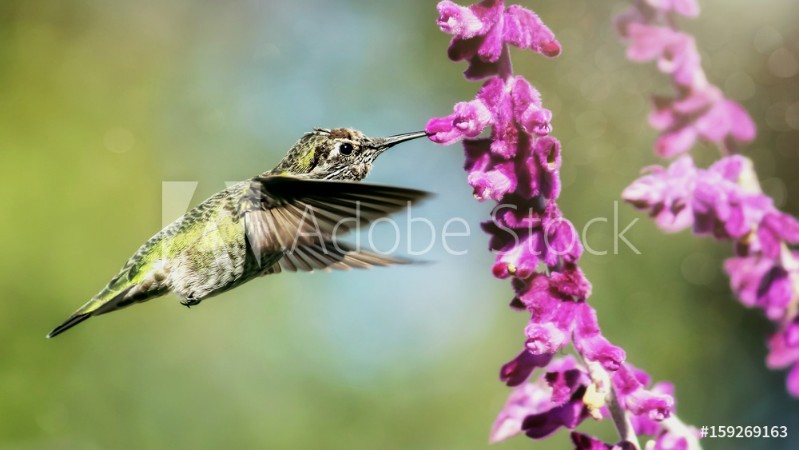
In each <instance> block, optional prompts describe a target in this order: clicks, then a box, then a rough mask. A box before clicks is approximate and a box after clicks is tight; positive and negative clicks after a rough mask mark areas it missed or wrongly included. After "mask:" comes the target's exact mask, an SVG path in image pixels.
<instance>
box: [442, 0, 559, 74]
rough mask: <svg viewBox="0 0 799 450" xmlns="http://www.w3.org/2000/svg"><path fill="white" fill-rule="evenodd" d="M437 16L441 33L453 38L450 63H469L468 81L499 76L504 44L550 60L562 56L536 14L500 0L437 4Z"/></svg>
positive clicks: (447, 0)
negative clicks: (508, 5) (548, 57)
mask: <svg viewBox="0 0 799 450" xmlns="http://www.w3.org/2000/svg"><path fill="white" fill-rule="evenodd" d="M438 12H439V18H438V26H439V27H440V28H441V31H443V32H445V33H449V34H452V35H453V37H452V42H451V43H450V46H449V50H448V53H449V57H450V59H452V60H453V61H461V60H467V61H469V67H468V68H467V69H466V72H465V75H466V78H469V79H473V80H474V79H481V78H485V77H489V76H492V75H496V74H498V73H499V71H500V67H499V65H498V64H497V63H498V61H499V59H500V54H501V53H502V51H503V48H504V46H505V44H510V45H513V46H516V47H519V48H524V49H528V50H532V51H535V52H538V53H541V54H542V55H545V56H550V57H552V56H557V55H559V54H560V44H559V43H558V41H557V40H556V39H555V35H554V33H552V31H551V30H550V29H549V28H547V26H546V25H544V23H543V22H542V21H541V19H540V18H539V17H538V16H537V15H536V14H535V13H533V12H532V11H530V10H528V9H525V8H522V7H521V6H518V5H512V6H510V7H508V8H505V7H504V2H503V1H501V0H484V1H482V2H480V3H476V4H474V5H471V6H469V7H463V6H460V5H457V4H455V3H453V2H451V1H449V0H444V1H442V2H440V3H439V4H438Z"/></svg>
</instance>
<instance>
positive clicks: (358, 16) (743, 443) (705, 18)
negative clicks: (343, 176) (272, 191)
mask: <svg viewBox="0 0 799 450" xmlns="http://www.w3.org/2000/svg"><path fill="white" fill-rule="evenodd" d="M700 3H701V5H702V7H703V9H704V11H703V15H702V16H701V17H700V18H699V19H698V20H696V21H693V22H686V23H685V26H686V28H687V29H689V30H690V31H691V32H694V33H696V35H697V39H698V44H699V47H700V48H701V50H702V52H703V56H704V61H705V65H706V67H707V70H708V74H709V77H710V79H711V80H713V81H714V82H716V83H718V84H719V85H720V86H721V87H722V88H724V89H725V91H726V92H727V93H728V94H729V95H730V96H732V97H733V98H736V99H738V100H739V101H741V102H742V103H743V104H744V105H745V106H746V107H747V108H748V109H749V111H750V112H751V113H752V115H753V117H754V119H755V120H756V121H757V123H758V126H759V136H758V139H757V141H756V142H755V143H754V144H753V145H751V146H750V147H749V148H748V149H747V154H748V155H749V156H751V157H752V158H753V159H754V160H755V163H756V165H757V169H758V171H759V173H760V175H761V176H762V178H763V185H764V188H765V189H766V190H767V191H768V193H770V194H771V195H773V196H774V197H775V199H776V201H777V203H778V204H779V205H780V206H781V207H783V208H784V209H786V210H787V211H789V212H791V213H793V214H797V213H799V178H797V176H796V173H797V172H796V170H797V167H798V166H797V163H798V162H799V161H797V157H799V151H798V150H799V76H797V73H799V62H797V59H798V58H799V27H797V23H799V22H798V21H797V19H799V4H797V3H796V2H795V1H793V0H764V1H760V2H752V1H743V0H735V1H732V0H702V1H701V2H700ZM522 4H523V5H525V6H527V7H530V8H533V9H534V10H536V11H537V12H538V13H539V14H540V15H541V16H542V17H543V19H544V20H545V21H546V23H547V24H548V25H549V26H550V27H551V28H552V29H553V30H554V31H555V33H556V34H557V36H558V37H559V39H560V41H561V43H562V44H563V47H564V52H563V55H562V56H561V57H560V58H557V59H555V60H547V59H545V58H542V57H540V56H538V55H534V54H530V53H524V52H518V51H514V53H513V56H514V62H515V69H516V71H517V72H518V73H519V74H522V75H524V76H525V77H527V78H528V79H529V80H531V81H532V82H533V83H534V84H536V85H537V86H538V88H539V89H540V90H541V91H542V93H543V96H544V102H545V105H546V106H547V107H549V108H551V109H552V110H553V111H554V114H555V118H554V129H555V132H554V135H555V136H557V137H558V138H560V139H561V140H562V141H563V144H564V166H563V169H562V176H563V180H564V190H563V194H562V201H561V205H562V208H563V209H564V211H565V212H566V213H567V215H568V217H570V218H571V219H572V220H573V221H574V223H575V224H576V225H577V226H578V227H581V226H582V225H584V224H585V223H586V222H587V221H588V220H590V219H592V218H594V217H598V216H606V217H612V216H613V210H614V202H615V201H617V200H618V198H619V194H620V192H621V190H622V189H623V188H624V187H625V186H626V185H627V184H628V183H629V182H631V181H632V180H633V179H634V178H635V177H636V176H637V174H638V172H639V170H640V168H641V167H643V166H645V165H649V164H653V163H657V162H658V160H657V159H656V158H655V156H654V155H653V153H652V151H651V147H652V142H653V139H654V137H655V133H654V131H652V130H651V129H650V128H649V127H648V125H647V123H646V114H647V111H648V108H649V105H648V102H647V97H648V95H649V94H651V93H653V92H660V93H668V92H669V86H668V82H667V80H666V79H665V78H664V77H663V76H661V75H659V74H658V73H657V72H656V70H655V69H654V68H653V67H652V66H651V65H648V66H647V65H634V64H632V63H629V62H628V61H626V60H625V58H624V46H623V45H622V44H621V43H620V42H619V41H618V39H617V38H616V36H615V35H614V30H613V28H612V27H611V17H612V16H613V15H614V14H615V13H617V12H619V11H620V10H621V9H622V8H624V6H625V4H626V3H625V2H623V1H612V2H596V1H589V0H565V1H558V2H554V1H536V2H533V1H527V0H524V1H522ZM436 17H437V13H436V11H435V2H432V1H430V2H428V1H413V2H410V1H408V2H397V1H383V0H379V1H378V0H368V1H367V0H363V1H358V0H351V1H336V2H332V1H323V0H297V1H293V2H277V1H246V0H241V1H226V2H215V1H208V0H207V1H192V2H190V1H187V0H173V1H169V2H161V1H138V2H128V1H105V0H77V1H70V2H52V1H44V0H27V1H21V0H20V1H16V0H3V1H2V2H0V155H2V159H1V160H0V161H2V164H0V183H2V185H1V186H0V187H1V188H2V192H3V194H2V196H0V210H2V211H3V220H2V224H1V225H0V230H1V231H2V232H1V233H0V248H2V255H3V257H2V258H0V273H2V275H0V288H2V290H1V291H0V292H2V297H3V301H2V302H0V341H1V342H2V344H0V448H8V449H40V448H41V449H49V448H75V449H93V448H96V449H106V448H109V449H110V448H113V449H122V448H131V449H138V448H152V449H162V448H163V449H172V448H217V447H227V448H346V449H361V448H363V449H374V448H386V449H407V448H414V449H417V448H418V449H424V448H427V449H441V448H457V449H467V448H485V447H486V446H487V436H488V430H489V427H490V425H491V422H492V421H493V419H494V416H495V414H496V413H497V411H498V410H499V409H500V407H501V406H502V404H503V403H504V401H505V398H506V395H507V393H508V389H507V388H505V387H504V386H503V385H502V384H500V383H499V382H498V381H497V371H498V368H499V366H500V365H501V364H502V363H504V362H505V361H507V360H508V359H510V358H512V357H513V356H514V355H515V353H516V352H517V350H518V349H520V348H521V344H522V340H523V327H524V323H525V321H526V318H525V315H524V314H521V313H514V312H512V311H511V310H509V309H508V308H507V306H506V304H507V302H508V301H509V299H510V297H511V291H510V287H509V286H508V283H505V282H502V281H498V280H494V279H493V278H492V277H491V275H490V271H489V267H490V262H491V257H490V255H489V254H488V253H487V252H485V251H484V249H485V246H486V238H485V237H484V236H483V235H482V234H480V232H479V229H478V223H479V222H480V221H481V220H483V218H484V217H485V215H486V214H487V212H488V210H489V207H490V205H481V204H477V203H476V202H474V201H473V199H472V198H471V192H470V189H469V188H468V186H467V185H466V184H465V174H464V172H463V171H462V169H461V167H462V154H461V150H460V149H459V147H458V146H453V147H448V148H442V147H437V146H435V145H433V144H432V143H429V142H423V141H416V142H413V143H411V144H406V145H404V146H402V147H399V148H397V149H395V150H393V151H391V152H389V153H388V154H386V155H385V156H383V157H382V158H381V160H380V161H378V164H377V165H376V169H375V171H374V172H373V174H372V176H371V177H370V181H372V182H375V183H387V184H398V185H402V186H409V187H415V188H422V189H427V190H430V191H433V192H436V193H437V194H438V196H437V197H436V198H435V199H434V200H433V201H430V202H428V203H426V204H424V205H423V206H421V207H420V208H418V209H416V210H414V215H417V214H418V215H419V216H425V217H429V218H430V219H431V220H432V221H433V222H434V223H435V224H436V225H437V226H439V227H440V226H442V225H443V223H444V222H445V221H446V219H447V218H449V217H453V216H457V217H463V218H465V219H466V220H467V221H468V222H469V223H470V225H471V228H472V236H471V237H469V238H453V239H452V240H451V241H450V245H451V246H452V247H454V248H456V249H467V250H469V253H468V254H467V255H465V256H453V255H449V254H447V253H446V252H445V251H444V250H443V247H442V245H441V242H440V240H439V241H438V242H437V243H436V244H435V246H434V251H433V252H432V253H431V254H428V255H425V256H424V259H428V260H432V261H434V262H435V263H434V264H428V265H423V266H414V267H397V268H390V269H380V270H374V271H372V272H369V273H367V272H350V273H319V274H313V275H286V276H280V277H270V278H266V279H261V280H257V281H255V282H252V283H249V284H248V285H245V286H243V287H241V288H239V289H237V290H235V291H233V292H231V293H228V294H225V295H224V296H221V297H218V298H216V299H214V300H212V301H209V302H207V303H204V304H203V305H202V306H201V307H198V308H192V309H191V310H187V309H186V308H184V307H182V306H180V305H179V304H178V303H177V300H176V299H175V298H174V297H167V298H165V299H161V300H158V301H154V302H150V303H147V304H145V305H140V306H136V307H134V308H130V309H127V310H125V311H123V312H120V313H116V314H112V315H107V316H102V317H100V318H96V319H93V320H91V321H89V322H86V323H85V324H83V325H81V326H80V327H78V328H76V329H74V330H72V331H70V332H69V333H67V334H65V335H63V336H61V337H59V338H57V339H55V340H52V341H48V340H45V339H44V335H45V333H46V332H47V331H49V330H50V329H51V328H52V327H53V326H55V325H57V324H58V323H60V322H61V321H62V320H63V319H65V318H66V316H67V315H68V314H69V313H71V312H72V311H73V310H74V309H76V308H77V307H78V306H79V305H81V304H82V303H83V302H84V301H85V300H87V299H88V298H89V297H90V296H91V295H93V294H95V293H96V292H97V291H98V290H99V289H100V288H101V287H102V286H103V285H104V284H105V283H106V282H107V281H108V279H109V278H110V277H111V276H112V275H114V274H115V273H116V271H117V270H118V268H119V267H120V266H121V265H122V263H123V262H124V261H125V260H126V258H127V257H128V256H129V255H130V254H131V253H132V252H133V251H134V250H135V249H136V248H137V247H138V245H139V244H141V243H142V242H143V241H144V240H145V239H147V238H148V237H149V236H150V235H152V234H153V233H155V232H156V231H157V230H158V229H159V228H160V226H161V222H162V217H161V211H162V209H161V205H162V182H164V181H196V182H198V183H199V184H198V187H197V191H196V192H195V194H194V197H193V203H195V204H196V203H197V202H199V201H201V200H202V199H203V198H205V197H207V196H208V195H210V194H211V193H213V192H215V191H217V190H220V189H222V187H223V186H224V183H225V182H226V181H232V180H239V179H244V178H247V177H249V176H252V175H254V174H256V173H259V172H261V171H263V170H265V169H267V168H270V167H272V165H274V164H275V163H276V162H277V161H278V159H279V158H280V157H281V156H282V154H283V152H284V151H285V150H286V149H287V148H288V147H289V146H290V145H291V144H292V143H293V142H294V141H295V140H296V139H297V138H298V137H299V136H300V135H301V134H302V133H303V132H304V131H307V130H309V129H310V128H312V127H317V126H322V127H336V126H354V127H357V128H359V129H362V130H364V131H365V132H366V133H368V134H372V135H386V134H394V133H399V132H405V131H411V130H416V129H420V128H422V127H423V126H424V124H425V122H426V120H427V119H428V118H429V117H431V116H436V115H438V116H441V115H445V114H448V113H449V111H450V110H451V105H452V104H453V103H454V102H456V101H460V100H464V99H468V98H471V97H472V96H473V94H474V92H475V90H476V89H477V87H478V85H476V84H472V83H468V82H466V81H465V80H463V79H462V77H461V76H460V73H461V71H462V70H463V69H464V68H465V67H464V66H463V65H462V64H453V63H451V62H449V61H448V60H447V59H446V56H445V55H446V47H447V43H448V36H446V35H444V34H443V33H441V32H439V31H438V29H437V27H436V25H435V19H436ZM697 155H698V159H699V160H701V161H704V162H707V161H710V160H712V158H714V157H715V150H714V149H712V148H709V147H708V148H701V149H699V150H698V151H697ZM637 217H642V216H641V215H640V214H638V213H636V212H634V211H633V210H632V209H631V208H629V207H627V206H626V205H621V206H620V218H619V221H620V224H621V227H622V228H623V227H624V226H626V224H627V223H629V222H630V221H631V220H633V219H635V218H637ZM386 232H388V233H386ZM414 233H419V235H420V236H423V235H425V233H428V232H427V231H426V229H425V228H424V227H422V226H420V227H418V228H414ZM386 234H387V235H388V236H390V235H391V230H390V229H389V230H383V235H386ZM406 234H407V233H406V231H405V230H403V235H406ZM627 236H628V237H629V239H630V240H631V241H632V242H633V243H634V244H636V246H637V247H638V248H639V249H640V250H641V252H642V253H643V254H642V255H636V254H634V253H633V252H631V251H630V250H629V249H626V248H624V247H622V248H621V251H620V252H619V254H617V255H614V254H612V253H613V252H612V251H611V252H610V254H608V255H606V256H592V255H586V257H585V258H584V259H583V261H584V263H583V264H584V268H585V271H586V272H587V274H588V275H589V277H590V279H591V280H592V282H593V283H594V296H593V298H592V302H593V304H594V305H595V307H596V308H597V309H598V311H599V314H600V321H601V323H602V326H603V328H604V331H605V334H606V335H607V336H608V337H609V338H610V339H611V340H613V341H614V342H616V343H618V344H620V345H622V346H623V347H624V348H626V350H627V353H628V358H629V360H630V361H631V362H633V363H634V364H636V365H638V366H640V367H643V368H646V370H648V371H649V373H650V374H652V375H653V377H654V378H655V379H657V380H664V379H665V380H672V381H673V382H675V384H676V387H677V399H678V407H679V413H680V416H681V417H682V418H683V419H684V420H685V421H687V422H690V423H693V424H697V425H703V424H704V425H788V426H789V427H790V431H789V433H790V438H789V439H787V440H781V441H778V440H772V441H769V442H765V441H762V440H761V441H757V440H734V441H730V440H726V441H724V440H716V441H712V440H707V441H705V443H704V444H705V448H707V449H728V448H738V449H760V448H769V449H789V448H793V449H795V448H799V402H798V401H797V400H792V399H789V398H788V397H787V395H786V392H785V388H784V377H785V374H784V373H782V372H774V371H770V370H768V369H766V368H765V367H764V357H765V354H766V348H765V344H764V340H765V337H766V336H767V335H768V333H769V332H770V330H771V325H770V323H769V322H768V321H767V320H765V319H764V318H763V317H762V315H761V314H760V313H759V312H754V311H748V310H745V309H744V308H743V307H742V306H741V305H740V304H739V303H738V302H737V301H735V300H734V299H733V298H732V297H731V295H730V291H729V288H728V286H727V280H726V277H725V276H724V274H723V273H722V271H721V268H720V267H721V262H722V260H723V258H725V257H726V256H727V255H729V253H730V250H729V248H728V247H727V246H726V245H724V244H719V243H716V242H713V241H712V240H709V239H695V238H693V237H692V236H690V234H688V233H681V234H677V235H668V236H667V235H663V234H662V233H660V232H659V231H658V230H657V229H655V227H654V226H653V224H652V223H651V222H650V221H649V220H647V219H646V218H645V217H642V220H640V221H639V223H638V224H636V225H635V226H634V227H633V229H632V231H631V232H630V233H628V235H627ZM588 238H589V240H590V243H591V245H592V246H593V247H594V248H597V249H611V250H612V229H611V226H610V225H607V226H604V228H603V226H599V225H598V226H595V227H594V228H592V233H589V235H588ZM379 242H384V241H379ZM405 245H406V241H403V243H402V247H401V252H402V250H406V248H405ZM419 247H424V244H423V243H422V244H419ZM419 247H416V248H417V249H418V248H419ZM405 253H407V251H406V252H405ZM587 425H588V426H587V429H588V430H592V431H595V432H597V433H599V434H600V435H601V436H604V437H606V438H607V439H612V436H613V431H612V429H611V428H610V427H609V426H608V424H605V423H600V424H587ZM497 448H501V449H514V448H543V449H565V448H571V447H570V444H569V443H568V442H567V436H566V435H565V433H561V434H559V435H558V437H555V438H553V439H549V440H546V441H543V442H532V441H529V440H527V439H526V438H522V437H519V438H516V439H513V440H511V441H509V442H505V443H502V444H498V445H497Z"/></svg>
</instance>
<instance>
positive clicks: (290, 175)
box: [47, 128, 428, 338]
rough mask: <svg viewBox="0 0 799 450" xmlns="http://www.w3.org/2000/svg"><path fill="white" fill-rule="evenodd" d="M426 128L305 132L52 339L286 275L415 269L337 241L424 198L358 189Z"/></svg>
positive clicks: (137, 258) (148, 252)
mask: <svg viewBox="0 0 799 450" xmlns="http://www.w3.org/2000/svg"><path fill="white" fill-rule="evenodd" d="M423 136H427V133H425V132H424V131H419V132H413V133H404V134H398V135H394V136H389V137H383V138H370V137H367V136H365V135H364V134H363V133H361V132H360V131H357V130H354V129H352V128H336V129H325V128H315V129H314V130H313V131H311V132H308V133H305V134H304V135H303V136H302V137H301V138H300V140H299V141H297V142H296V143H295V144H294V145H293V146H292V147H291V148H290V149H289V151H288V152H287V153H286V156H285V157H283V159H282V160H281V161H280V163H279V164H278V165H277V166H276V167H275V168H274V169H272V170H268V171H266V172H263V173H261V174H260V175H257V176H255V177H253V178H250V179H248V180H245V181H241V182H239V183H236V184H234V185H232V186H230V187H228V188H227V189H224V190H223V191H221V192H218V193H217V194H215V195H213V196H211V197H210V198H208V199H207V200H205V201H204V202H202V203H200V204H199V205H197V206H196V207H195V208H193V209H191V210H190V211H188V212H187V213H186V214H184V215H183V216H181V217H179V218H178V219H177V220H175V221H174V222H172V223H171V224H169V225H167V226H166V227H164V229H162V230H161V231H159V232H158V233H157V234H156V235H155V236H153V237H151V238H150V239H149V240H148V241H147V242H145V243H144V244H143V245H142V246H141V247H139V249H138V250H137V251H136V253H134V254H133V256H131V257H130V259H128V261H127V262H126V263H125V265H124V266H123V267H122V269H121V270H120V271H119V273H118V274H117V275H116V276H114V277H113V278H112V279H111V281H110V282H109V283H108V284H107V285H106V286H105V288H103V290H101V291H100V292H99V293H98V294H97V295H95V296H94V297H92V298H91V299H90V300H89V301H88V302H87V303H86V304H84V305H83V306H81V307H80V308H79V309H78V310H77V311H75V312H74V313H73V314H72V315H71V316H69V318H68V319H67V320H66V321H64V323H62V324H61V325H59V326H57V327H56V328H55V329H53V331H51V332H50V333H49V334H47V337H48V338H51V337H54V336H56V335H58V334H61V333H63V332H64V331H66V330H68V329H70V328H72V327H74V326H75V325H77V324H79V323H81V322H83V321H84V320H86V319H88V318H90V317H92V316H96V315H100V314H105V313H108V312H111V311H116V310H118V309H121V308H124V307H126V306H130V305H132V304H134V303H141V302H145V301H147V300H150V299H153V298H157V297H161V296H163V295H165V294H167V293H170V292H173V293H175V294H176V295H177V296H178V297H180V299H181V300H180V303H181V304H183V305H185V306H189V307H190V306H194V305H197V304H199V303H200V302H202V301H204V300H205V299H207V298H210V297H212V296H215V295H217V294H221V293H223V292H225V291H229V290H231V289H233V288H235V287H237V286H240V285H242V284H244V283H246V282H248V281H250V280H252V279H255V278H257V277H260V276H264V275H271V274H277V273H280V272H281V271H283V270H287V271H291V272H296V271H301V272H311V271H313V270H329V269H337V270H348V269H352V268H357V269H367V268H371V267H373V266H389V265H392V264H403V263H407V262H409V261H408V260H405V259H399V258H394V257H390V256H387V255H380V254H376V253H372V252H369V251H365V250H361V249H359V248H352V247H350V246H348V245H347V244H345V243H342V242H339V241H338V240H337V236H338V234H340V233H345V232H347V231H349V230H351V229H352V228H354V227H358V226H362V225H366V224H369V223H371V222H373V221H374V220H376V219H378V218H381V217H385V216H387V215H389V214H391V213H394V212H396V211H399V210H401V209H403V208H404V207H406V206H408V205H410V204H412V203H414V202H416V201H419V200H421V199H422V198H424V197H426V196H427V195H428V193H427V192H424V191H419V190H415V189H406V188H399V187H393V186H381V185H373V184H366V183H359V182H360V181H361V180H363V179H364V178H365V177H366V176H367V175H368V174H369V172H370V171H371V170H372V163H373V162H374V160H375V159H376V158H377V157H378V156H379V155H380V154H382V153H383V152H384V151H385V150H386V149H388V148H390V147H393V146H395V145H397V144H399V143H401V142H406V141H409V140H411V139H417V138H420V137H423Z"/></svg>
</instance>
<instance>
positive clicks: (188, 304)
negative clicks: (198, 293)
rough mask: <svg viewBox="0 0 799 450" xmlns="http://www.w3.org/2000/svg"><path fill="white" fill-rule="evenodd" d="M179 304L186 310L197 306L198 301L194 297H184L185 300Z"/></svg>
mask: <svg viewBox="0 0 799 450" xmlns="http://www.w3.org/2000/svg"><path fill="white" fill-rule="evenodd" d="M180 304H181V305H183V306H185V307H186V308H191V307H192V306H196V305H199V304H200V299H198V298H194V297H186V298H185V299H183V300H181V301H180Z"/></svg>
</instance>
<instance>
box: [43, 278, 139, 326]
mask: <svg viewBox="0 0 799 450" xmlns="http://www.w3.org/2000/svg"><path fill="white" fill-rule="evenodd" d="M132 288H133V286H128V287H127V288H125V289H123V290H121V291H119V292H114V293H110V292H109V294H107V295H106V296H105V299H103V298H102V297H103V294H100V295H101V297H95V298H93V299H91V300H89V301H88V302H87V303H86V304H85V305H83V306H81V308H80V309H78V310H77V311H75V312H74V313H72V315H71V316H69V318H68V319H67V320H66V321H64V323H62V324H61V325H59V326H57V327H55V328H54V329H53V331H51V332H49V333H47V338H48V339H49V338H51V337H55V336H58V335H59V334H61V333H63V332H65V331H67V330H69V329H70V328H72V327H74V326H75V325H77V324H79V323H81V322H83V321H84V320H86V319H88V318H89V317H91V316H96V315H99V314H105V313H107V312H111V311H115V310H117V309H120V308H124V307H125V306H128V305H130V304H131V303H133V302H135V301H138V299H137V297H135V296H127V295H126V294H128V292H129V291H130V290H131V289H132Z"/></svg>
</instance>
